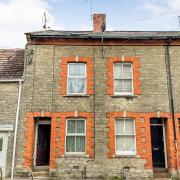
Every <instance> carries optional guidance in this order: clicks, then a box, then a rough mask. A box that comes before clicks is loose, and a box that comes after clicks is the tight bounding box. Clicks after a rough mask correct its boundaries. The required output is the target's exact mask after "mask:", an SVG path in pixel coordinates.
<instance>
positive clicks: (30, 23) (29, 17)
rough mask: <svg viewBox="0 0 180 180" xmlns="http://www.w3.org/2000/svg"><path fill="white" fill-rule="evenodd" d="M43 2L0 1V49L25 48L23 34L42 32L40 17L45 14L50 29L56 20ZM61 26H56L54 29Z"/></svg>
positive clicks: (31, 0) (38, 0)
mask: <svg viewBox="0 0 180 180" xmlns="http://www.w3.org/2000/svg"><path fill="white" fill-rule="evenodd" d="M50 9H51V7H50V6H49V4H48V3H47V1H45V0H1V1H0V12H1V16H0V27H1V28H0V48H3V47H21V48H23V47H24V46H25V42H26V40H25V35H24V33H25V32H31V31H39V30H42V25H43V24H42V17H43V14H44V12H46V14H47V17H48V19H50V22H51V23H50V24H49V25H50V27H53V24H55V22H56V20H55V18H54V17H53V15H52V14H51V13H50ZM60 27H61V25H58V24H56V28H60Z"/></svg>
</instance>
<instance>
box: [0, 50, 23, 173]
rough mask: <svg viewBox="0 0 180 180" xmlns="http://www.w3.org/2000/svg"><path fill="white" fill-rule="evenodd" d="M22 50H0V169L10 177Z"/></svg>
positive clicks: (21, 75)
mask: <svg viewBox="0 0 180 180" xmlns="http://www.w3.org/2000/svg"><path fill="white" fill-rule="evenodd" d="M23 70H24V50H23V49H0V167H1V168H2V173H3V176H5V174H6V175H7V176H9V175H10V172H11V166H12V159H13V156H12V155H13V144H14V143H13V142H14V130H15V122H16V119H17V110H18V109H17V107H18V98H19V97H20V96H19V89H20V84H21V82H22V81H23Z"/></svg>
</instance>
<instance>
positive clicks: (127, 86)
mask: <svg viewBox="0 0 180 180" xmlns="http://www.w3.org/2000/svg"><path fill="white" fill-rule="evenodd" d="M114 94H115V95H133V67H132V64H131V63H127V62H125V63H123V62H118V63H114Z"/></svg>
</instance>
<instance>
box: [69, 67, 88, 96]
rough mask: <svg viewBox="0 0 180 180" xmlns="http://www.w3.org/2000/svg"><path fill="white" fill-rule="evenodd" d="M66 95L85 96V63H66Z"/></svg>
mask: <svg viewBox="0 0 180 180" xmlns="http://www.w3.org/2000/svg"><path fill="white" fill-rule="evenodd" d="M67 81H68V83H67V84H68V85H67V93H68V94H86V63H68V79H67Z"/></svg>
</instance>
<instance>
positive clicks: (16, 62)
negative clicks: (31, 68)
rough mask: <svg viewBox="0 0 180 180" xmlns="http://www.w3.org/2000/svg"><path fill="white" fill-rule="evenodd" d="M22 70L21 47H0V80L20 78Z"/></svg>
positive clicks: (22, 53) (22, 54) (22, 52)
mask: <svg viewBox="0 0 180 180" xmlns="http://www.w3.org/2000/svg"><path fill="white" fill-rule="evenodd" d="M23 70H24V50H23V49H0V80H14V79H21V78H22V76H23Z"/></svg>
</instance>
